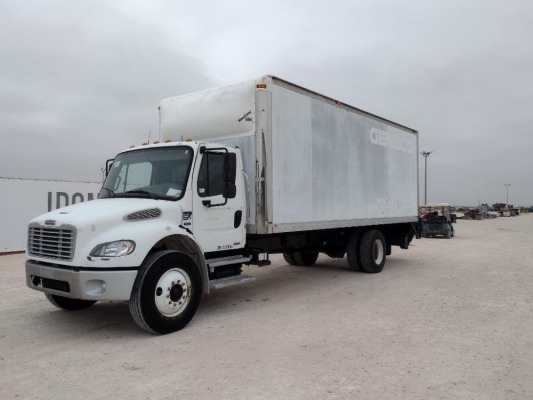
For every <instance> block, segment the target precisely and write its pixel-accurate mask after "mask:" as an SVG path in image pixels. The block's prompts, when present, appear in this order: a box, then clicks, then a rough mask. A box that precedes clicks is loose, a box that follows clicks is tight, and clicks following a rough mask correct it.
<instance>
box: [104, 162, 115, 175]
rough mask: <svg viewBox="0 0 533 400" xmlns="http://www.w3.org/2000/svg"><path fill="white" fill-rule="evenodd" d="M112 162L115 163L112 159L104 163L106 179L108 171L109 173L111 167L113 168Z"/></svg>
mask: <svg viewBox="0 0 533 400" xmlns="http://www.w3.org/2000/svg"><path fill="white" fill-rule="evenodd" d="M113 161H115V159H114V158H112V159H110V160H107V161H106V162H105V176H106V178H107V175H109V171H111V167H112V166H113Z"/></svg>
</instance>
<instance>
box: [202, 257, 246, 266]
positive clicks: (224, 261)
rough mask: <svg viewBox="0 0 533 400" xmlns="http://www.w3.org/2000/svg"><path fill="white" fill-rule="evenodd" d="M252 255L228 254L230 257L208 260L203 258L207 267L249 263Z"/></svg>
mask: <svg viewBox="0 0 533 400" xmlns="http://www.w3.org/2000/svg"><path fill="white" fill-rule="evenodd" d="M251 259H252V257H243V256H230V257H220V258H212V259H210V260H205V261H206V262H207V265H208V266H209V268H216V267H222V266H223V265H231V264H246V263H249V262H250V260H251Z"/></svg>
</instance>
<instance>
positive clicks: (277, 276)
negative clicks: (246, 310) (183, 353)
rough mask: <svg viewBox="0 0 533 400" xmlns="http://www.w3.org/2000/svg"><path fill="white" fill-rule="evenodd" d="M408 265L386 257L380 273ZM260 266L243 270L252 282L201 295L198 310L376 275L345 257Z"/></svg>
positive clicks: (227, 308) (234, 306)
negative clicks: (310, 263)
mask: <svg viewBox="0 0 533 400" xmlns="http://www.w3.org/2000/svg"><path fill="white" fill-rule="evenodd" d="M410 265H411V263H410V262H409V261H408V260H403V259H394V260H392V259H391V260H387V265H386V267H385V269H384V270H383V273H384V274H386V273H387V271H393V270H398V269H408V268H409V266H410ZM252 268H255V267H252ZM264 268H266V270H261V271H259V273H255V271H254V270H253V269H251V270H250V269H248V270H244V271H243V273H246V274H248V275H252V276H255V277H256V278H257V280H256V281H254V282H252V283H247V284H244V285H242V286H233V287H228V288H224V289H219V290H213V291H211V292H210V294H209V295H207V296H204V297H203V298H202V302H201V304H200V308H199V312H200V313H208V314H209V313H211V312H216V313H220V312H233V311H235V310H238V309H239V308H240V307H239V305H243V306H244V305H246V304H249V303H261V302H268V301H270V299H271V298H275V297H276V296H277V295H278V294H279V293H280V292H281V293H284V296H285V297H286V296H289V297H290V296H292V297H294V299H297V298H298V297H300V296H301V295H302V294H304V295H306V293H309V295H312V294H311V293H310V292H311V288H316V287H318V286H323V285H324V284H327V283H328V282H330V283H331V284H335V282H338V281H339V280H340V281H343V283H345V284H347V285H351V284H353V286H354V287H355V288H357V287H361V286H363V285H365V284H366V283H367V282H368V280H371V279H373V278H375V277H378V276H379V275H380V274H366V273H363V272H359V271H352V270H351V269H350V268H349V267H348V266H347V262H346V259H334V260H333V259H331V260H325V261H324V262H320V261H319V262H317V264H315V265H314V266H311V267H301V266H292V265H286V266H278V267H274V268H275V269H273V270H271V271H269V270H268V268H269V267H264ZM288 301H291V300H288Z"/></svg>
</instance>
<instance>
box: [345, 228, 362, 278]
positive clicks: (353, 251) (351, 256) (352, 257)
mask: <svg viewBox="0 0 533 400" xmlns="http://www.w3.org/2000/svg"><path fill="white" fill-rule="evenodd" d="M360 237H361V234H360V233H359V232H354V233H352V235H351V236H350V238H349V239H348V245H347V246H346V256H347V258H348V265H349V267H350V269H351V270H353V271H361V259H360V257H359V246H360V240H359V239H360Z"/></svg>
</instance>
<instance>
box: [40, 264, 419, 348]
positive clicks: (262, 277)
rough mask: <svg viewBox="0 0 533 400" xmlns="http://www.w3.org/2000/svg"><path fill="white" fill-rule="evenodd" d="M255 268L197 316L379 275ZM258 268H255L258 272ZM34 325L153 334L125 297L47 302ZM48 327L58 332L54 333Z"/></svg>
mask: <svg viewBox="0 0 533 400" xmlns="http://www.w3.org/2000/svg"><path fill="white" fill-rule="evenodd" d="M409 265H410V263H409V262H408V261H407V260H402V259H390V260H387V265H386V267H385V270H384V271H383V273H387V270H397V269H406V268H408V267H409ZM266 268H267V269H261V270H257V269H255V267H252V268H246V270H245V273H247V274H249V275H254V276H256V278H257V280H256V281H254V282H252V283H247V284H244V285H242V286H233V287H228V288H224V289H220V290H212V291H211V292H210V294H209V295H204V296H203V297H202V300H201V303H200V306H199V309H198V312H197V314H196V316H195V317H194V319H193V320H192V322H191V324H193V325H194V324H195V321H197V322H201V321H202V320H205V319H208V318H210V316H212V315H215V314H216V315H217V316H219V315H220V313H227V314H228V316H230V315H234V313H239V312H242V311H243V310H244V309H248V308H249V307H250V306H254V307H257V306H258V305H259V306H260V305H261V304H265V303H266V302H270V301H271V299H275V298H277V296H278V295H279V293H280V292H281V293H284V295H285V296H289V297H292V298H293V299H292V300H291V299H289V300H288V301H293V300H294V301H296V300H297V299H298V298H299V297H301V296H302V295H304V296H305V295H312V294H311V289H310V288H313V287H317V286H319V285H324V284H328V282H329V283H330V284H335V282H338V281H339V280H341V281H342V282H343V283H344V284H349V285H352V284H353V286H354V290H357V287H361V286H362V285H365V284H366V283H367V282H368V280H369V279H372V278H373V277H376V276H378V275H379V274H365V273H361V272H356V271H352V270H350V269H349V268H348V266H347V265H346V259H344V260H343V259H335V260H325V262H320V261H319V262H318V263H317V264H315V265H314V266H312V267H300V266H290V265H286V266H284V265H282V266H276V267H273V268H272V269H271V270H269V269H268V268H269V267H266ZM255 272H257V273H255ZM33 318H36V319H37V321H34V322H35V326H36V328H35V329H43V330H47V331H48V332H46V333H47V334H52V335H56V334H57V335H59V336H62V335H64V334H65V332H66V331H67V332H69V336H72V337H76V338H77V339H79V338H95V339H110V338H132V339H139V338H143V337H148V338H149V337H153V335H151V334H149V333H147V332H145V331H143V330H141V329H140V328H139V327H138V326H137V325H136V324H135V322H134V321H133V319H132V317H131V316H130V313H129V307H128V303H127V302H99V303H96V304H95V305H94V306H92V307H90V308H88V309H85V310H78V311H64V310H59V309H57V308H55V307H54V306H52V305H51V304H50V305H47V309H46V311H45V312H44V313H40V314H37V315H35V316H33ZM50 331H55V333H54V332H50Z"/></svg>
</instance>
